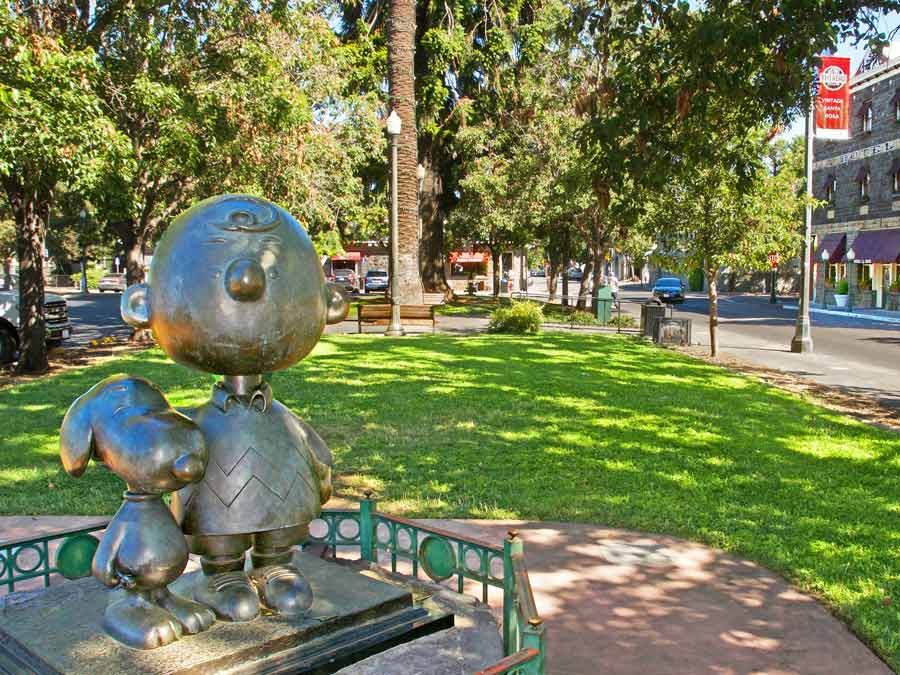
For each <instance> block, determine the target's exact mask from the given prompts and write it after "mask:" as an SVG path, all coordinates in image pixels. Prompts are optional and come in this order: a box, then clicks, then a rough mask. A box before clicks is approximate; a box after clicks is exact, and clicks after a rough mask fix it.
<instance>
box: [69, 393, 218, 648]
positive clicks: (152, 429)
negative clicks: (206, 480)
mask: <svg viewBox="0 0 900 675" xmlns="http://www.w3.org/2000/svg"><path fill="white" fill-rule="evenodd" d="M60 456H61V458H62V463H63V467H64V468H65V470H66V471H67V472H68V473H69V474H71V475H72V476H75V477H78V476H80V475H81V474H83V473H84V471H85V469H87V466H88V462H89V461H90V460H91V459H92V458H93V459H94V460H95V461H97V462H100V463H102V464H104V465H105V466H106V467H108V468H109V469H110V470H111V471H112V472H113V473H115V474H116V475H118V476H119V477H120V478H122V479H123V480H124V481H125V483H126V484H127V486H128V489H127V490H126V492H125V494H124V496H123V501H122V505H121V507H120V508H119V510H118V511H117V512H116V515H115V516H114V517H113V519H112V521H110V523H109V525H108V526H107V528H106V532H105V533H104V535H103V539H102V541H101V542H100V546H99V548H98V549H97V552H96V553H95V555H94V562H93V574H94V576H95V577H96V578H97V579H99V580H100V581H101V582H102V583H103V584H105V585H106V586H109V587H121V588H124V589H125V596H124V597H123V598H122V599H120V600H116V601H114V602H112V603H111V604H110V605H109V606H108V607H107V609H106V613H105V615H104V619H103V627H104V629H105V630H106V632H107V633H108V634H109V635H111V636H112V637H113V638H115V639H116V640H118V641H119V642H122V643H124V644H126V645H128V646H129V647H135V648H138V649H153V648H155V647H161V646H163V645H166V644H169V643H170V642H173V641H175V640H177V639H179V638H180V637H181V636H182V634H183V633H187V634H194V633H199V632H200V631H203V630H206V629H207V628H209V627H210V626H211V625H212V624H213V622H214V621H215V615H214V614H213V612H212V611H211V610H210V609H208V608H207V607H205V606H203V605H201V604H199V603H197V602H194V601H193V600H188V599H186V598H183V597H181V596H179V595H177V594H175V593H173V592H172V591H170V590H169V589H168V584H169V583H171V582H172V581H174V580H175V579H177V578H178V577H179V575H181V573H182V572H183V571H184V568H185V566H186V565H187V561H188V546H187V543H186V541H185V539H184V535H183V534H182V531H181V528H180V527H179V526H178V524H177V523H176V522H175V519H174V518H173V517H172V514H171V513H170V511H169V509H168V508H167V507H166V505H165V504H164V503H163V501H162V495H163V494H164V493H167V492H172V491H174V490H178V489H180V488H183V487H184V486H186V485H189V484H191V483H194V482H196V481H198V480H200V479H202V478H203V474H204V472H205V470H206V463H207V457H208V454H207V449H206V443H205V442H204V439H203V434H202V433H201V431H200V429H199V428H198V427H197V425H196V424H194V422H192V421H191V420H190V419H189V418H188V417H186V416H184V415H182V414H181V413H179V412H177V411H175V410H174V409H173V408H172V407H171V406H170V405H169V403H168V401H166V398H165V396H163V394H162V392H161V391H160V390H159V388H158V387H157V386H156V385H155V384H153V383H152V382H150V381H148V380H145V379H144V378H141V377H129V376H126V375H113V376H111V377H108V378H106V379H105V380H102V381H101V382H99V383H97V384H96V385H94V386H93V387H91V389H89V390H88V391H87V392H86V393H85V394H83V395H82V396H81V397H80V398H78V399H77V400H76V401H75V402H74V403H73V404H72V406H71V407H70V408H69V411H68V412H67V413H66V416H65V419H64V420H63V425H62V430H61V433H60Z"/></svg>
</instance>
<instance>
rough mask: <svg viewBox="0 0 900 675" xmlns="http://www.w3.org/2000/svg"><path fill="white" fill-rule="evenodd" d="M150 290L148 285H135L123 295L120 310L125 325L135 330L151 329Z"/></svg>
mask: <svg viewBox="0 0 900 675" xmlns="http://www.w3.org/2000/svg"><path fill="white" fill-rule="evenodd" d="M149 293H150V289H149V288H148V287H147V285H146V284H134V285H133V286H129V287H128V288H126V289H125V292H124V293H122V303H121V305H120V310H121V312H122V318H123V319H125V323H127V324H128V325H129V326H134V327H135V328H150V297H149Z"/></svg>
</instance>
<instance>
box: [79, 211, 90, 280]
mask: <svg viewBox="0 0 900 675" xmlns="http://www.w3.org/2000/svg"><path fill="white" fill-rule="evenodd" d="M86 222H87V211H85V210H84V207H82V209H81V211H79V213H78V223H79V224H80V225H81V292H82V293H87V292H88V284H87V255H86V252H85V250H84V249H85V246H84V237H85V232H84V226H85V223H86Z"/></svg>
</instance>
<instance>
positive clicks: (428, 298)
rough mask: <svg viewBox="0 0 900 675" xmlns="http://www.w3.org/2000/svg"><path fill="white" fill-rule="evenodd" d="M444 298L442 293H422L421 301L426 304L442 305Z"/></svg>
mask: <svg viewBox="0 0 900 675" xmlns="http://www.w3.org/2000/svg"><path fill="white" fill-rule="evenodd" d="M445 300H446V298H445V296H444V294H443V293H422V303H423V304H426V305H443V304H444V301H445Z"/></svg>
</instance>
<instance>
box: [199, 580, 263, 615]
mask: <svg viewBox="0 0 900 675" xmlns="http://www.w3.org/2000/svg"><path fill="white" fill-rule="evenodd" d="M193 595H194V600H196V601H197V602H199V603H200V604H203V605H206V606H207V607H209V608H210V609H211V610H212V611H213V612H215V614H216V616H217V617H218V618H219V619H221V620H223V621H252V620H253V619H255V618H256V617H257V616H259V597H258V596H257V595H256V589H255V588H253V584H251V583H250V579H249V578H248V577H247V575H246V573H244V572H219V573H218V574H213V575H211V576H206V575H204V574H201V575H199V576H198V577H197V581H196V582H195V583H194V589H193Z"/></svg>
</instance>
